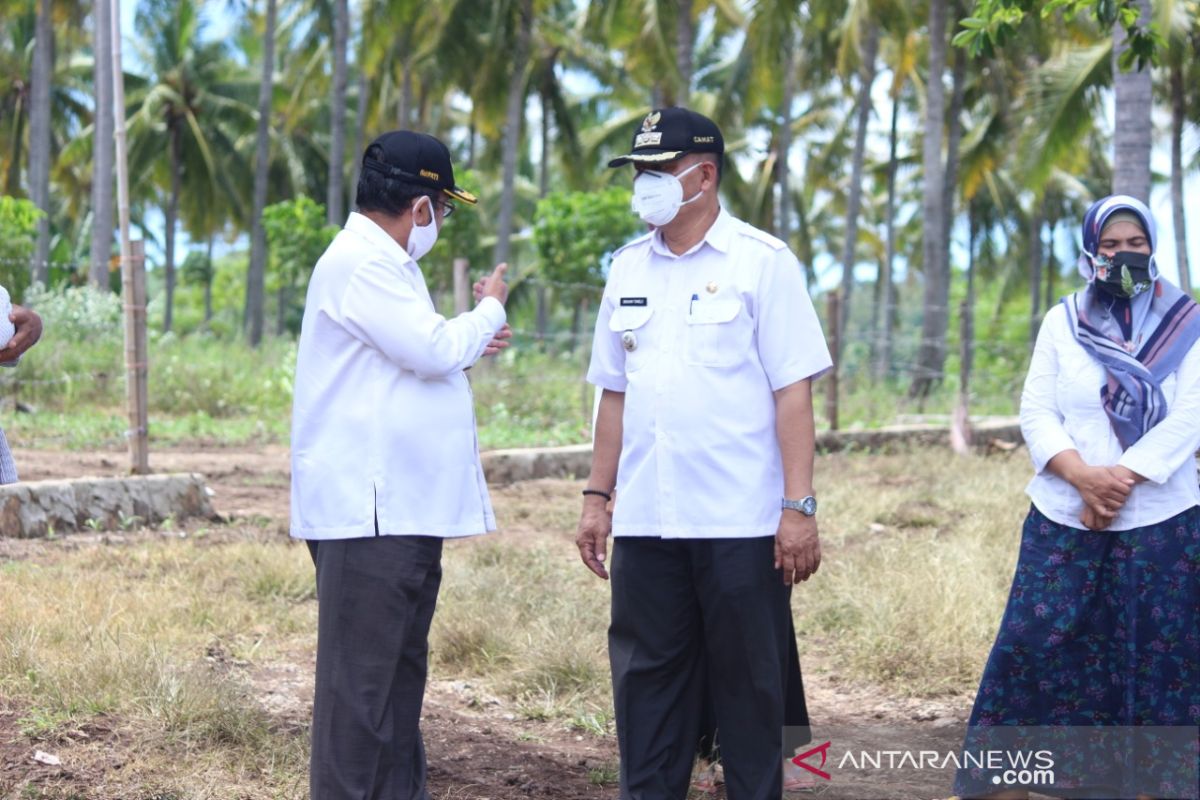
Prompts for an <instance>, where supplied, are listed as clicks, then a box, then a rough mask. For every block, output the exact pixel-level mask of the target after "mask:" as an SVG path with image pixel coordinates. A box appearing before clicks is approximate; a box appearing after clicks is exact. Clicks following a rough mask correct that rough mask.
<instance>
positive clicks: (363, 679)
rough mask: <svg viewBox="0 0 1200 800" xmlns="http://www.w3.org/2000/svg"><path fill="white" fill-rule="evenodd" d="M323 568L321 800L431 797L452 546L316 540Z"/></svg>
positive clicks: (316, 720) (423, 539) (316, 702)
mask: <svg viewBox="0 0 1200 800" xmlns="http://www.w3.org/2000/svg"><path fill="white" fill-rule="evenodd" d="M308 545H309V551H310V552H311V553H312V557H313V563H314V564H315V565H316V570H317V603H318V622H317V680H316V691H315V694H314V698H313V723H312V760H311V762H310V770H309V789H310V792H311V798H312V800H429V793H428V791H427V790H426V788H425V745H424V743H423V742H422V741H421V730H420V727H419V725H420V719H421V702H422V700H423V699H424V696H425V676H426V669H427V662H428V657H429V641H428V639H429V625H430V622H431V621H432V620H433V609H434V606H435V605H436V603H437V594H438V587H439V585H440V584H441V580H442V540H441V539H439V538H435V537H430V536H376V537H374V538H369V539H337V540H325V541H321V542H319V543H318V542H311V541H310V542H309V543H308Z"/></svg>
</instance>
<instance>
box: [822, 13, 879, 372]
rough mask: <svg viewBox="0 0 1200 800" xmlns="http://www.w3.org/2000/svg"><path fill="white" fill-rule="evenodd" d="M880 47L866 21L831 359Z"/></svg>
mask: <svg viewBox="0 0 1200 800" xmlns="http://www.w3.org/2000/svg"><path fill="white" fill-rule="evenodd" d="M878 50H879V27H878V26H877V25H876V24H875V23H874V22H870V23H868V24H867V31H866V38H865V39H864V41H863V53H862V59H863V63H862V74H861V76H860V78H859V86H858V97H857V98H856V99H855V108H856V109H857V119H856V120H855V128H854V154H853V156H852V159H851V169H850V197H849V199H848V200H847V203H846V241H845V243H844V244H843V246H842V298H841V303H840V307H841V314H839V315H838V319H837V326H838V335H837V346H838V350H839V352H837V353H834V354H833V363H834V364H840V363H841V357H842V354H841V352H840V351H841V349H842V348H843V347H844V343H845V341H846V321H847V320H848V319H850V304H851V300H852V298H853V293H854V262H855V260H856V259H855V253H856V252H857V250H858V212H859V209H860V208H861V207H862V174H863V160H864V155H865V153H866V144H867V124H868V123H869V122H870V120H871V86H872V84H874V83H875V55H876V53H877V52H878Z"/></svg>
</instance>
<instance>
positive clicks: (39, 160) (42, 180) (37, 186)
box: [29, 0, 54, 285]
mask: <svg viewBox="0 0 1200 800" xmlns="http://www.w3.org/2000/svg"><path fill="white" fill-rule="evenodd" d="M37 9H38V10H37V27H36V30H35V33H34V50H33V74H32V78H33V80H32V83H33V86H32V87H31V91H30V97H29V197H30V199H31V200H33V203H34V205H36V206H37V207H38V208H40V209H41V210H42V214H43V216H42V217H41V218H40V219H39V220H38V223H37V244H36V245H35V249H34V255H33V264H34V266H33V274H32V276H31V277H32V278H33V280H34V281H35V282H40V283H41V284H42V285H47V284H49V283H50V263H49V262H50V152H51V151H50V148H51V146H52V143H51V139H50V112H51V97H52V94H51V91H50V87H51V81H52V80H53V79H54V19H53V16H52V14H53V10H52V8H51V4H50V0H38V4H37Z"/></svg>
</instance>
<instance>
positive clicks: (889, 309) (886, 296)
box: [875, 93, 900, 379]
mask: <svg viewBox="0 0 1200 800" xmlns="http://www.w3.org/2000/svg"><path fill="white" fill-rule="evenodd" d="M899 120H900V95H899V93H897V94H895V95H893V96H892V129H891V132H890V133H889V136H888V171H887V212H886V218H887V220H886V223H885V224H886V226H887V258H886V260H885V263H884V265H883V276H882V281H881V282H882V284H883V290H882V291H881V292H880V293H879V294H880V302H882V303H883V331H882V333H881V335H880V338H879V339H878V340H877V341H878V349H877V351H876V358H875V377H876V379H883V378H886V377H887V375H888V373H889V372H891V370H892V331H894V330H895V329H896V285H895V282H894V280H893V278H892V275H893V273H894V269H895V263H896V168H897V167H898V166H899V163H898V161H897V158H896V150H897V146H898V144H899V141H900V136H899V132H900V127H899Z"/></svg>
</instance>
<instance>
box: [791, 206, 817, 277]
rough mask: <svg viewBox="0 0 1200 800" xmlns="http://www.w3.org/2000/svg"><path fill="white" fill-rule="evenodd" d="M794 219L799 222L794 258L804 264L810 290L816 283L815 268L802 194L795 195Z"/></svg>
mask: <svg viewBox="0 0 1200 800" xmlns="http://www.w3.org/2000/svg"><path fill="white" fill-rule="evenodd" d="M795 200H796V221H797V222H798V223H799V231H798V236H797V238H796V258H798V259H800V263H801V264H802V265H803V266H804V277H805V279H806V280H807V281H808V289H809V291H812V290H813V289H814V288H816V285H817V268H816V265H815V264H813V246H812V231H810V230H809V225H808V208H807V207H805V205H804V198H803V196H799V195H798V196H796V197H795Z"/></svg>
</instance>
